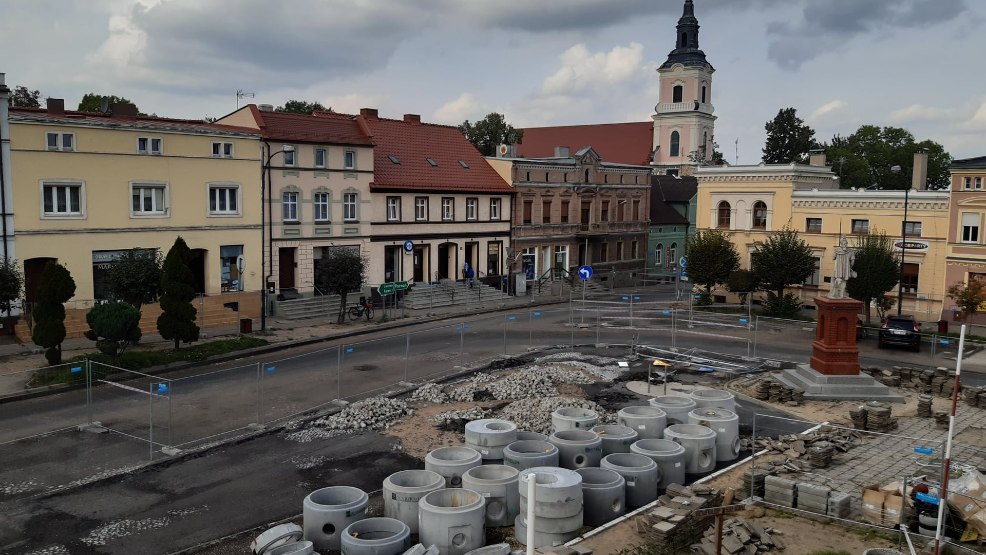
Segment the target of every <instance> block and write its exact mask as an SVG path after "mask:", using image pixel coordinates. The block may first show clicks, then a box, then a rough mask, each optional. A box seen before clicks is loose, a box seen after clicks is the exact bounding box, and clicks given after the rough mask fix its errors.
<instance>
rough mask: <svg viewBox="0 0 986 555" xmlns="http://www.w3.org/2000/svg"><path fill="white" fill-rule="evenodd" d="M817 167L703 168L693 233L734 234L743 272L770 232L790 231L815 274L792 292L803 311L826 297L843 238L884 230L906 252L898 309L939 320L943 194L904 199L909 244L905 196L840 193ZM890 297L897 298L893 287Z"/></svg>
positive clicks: (945, 200)
mask: <svg viewBox="0 0 986 555" xmlns="http://www.w3.org/2000/svg"><path fill="white" fill-rule="evenodd" d="M818 162H819V163H820V164H819V165H800V164H788V165H763V164H761V165H757V166H725V167H703V168H699V169H698V170H697V171H696V174H695V176H696V178H697V179H698V193H697V201H698V209H697V220H698V221H697V228H698V229H699V230H707V229H720V230H724V231H727V232H729V233H730V234H731V235H732V238H733V243H734V244H735V245H736V248H737V250H738V252H739V255H740V266H741V267H742V268H747V269H749V268H750V266H751V262H750V256H751V253H752V252H753V251H754V250H755V249H756V247H757V246H758V245H759V244H761V243H762V242H763V241H764V240H765V239H766V238H767V237H768V235H769V234H770V233H771V232H774V231H777V230H780V229H782V228H783V227H784V226H790V227H791V228H792V229H794V230H795V231H797V232H798V233H799V234H800V236H801V238H802V239H804V240H805V242H806V243H808V245H809V246H810V247H811V249H812V251H813V252H814V256H815V259H816V270H815V273H814V274H813V275H812V276H811V277H810V278H809V279H808V280H807V281H806V282H805V283H804V284H801V285H800V286H794V287H792V288H791V289H792V292H796V293H798V294H799V295H800V298H801V299H802V300H803V301H804V303H805V306H806V308H813V307H814V304H813V303H812V302H811V300H812V299H814V298H815V296H817V295H820V294H825V293H827V292H828V291H829V289H830V287H831V282H832V275H833V272H834V270H835V260H834V257H835V247H837V246H838V243H839V238H840V237H841V236H843V235H845V236H847V237H848V238H849V243H850V245H852V244H853V238H852V236H858V235H863V234H868V233H874V232H877V231H881V232H884V233H886V234H887V235H889V236H891V237H892V238H893V242H894V246H895V248H896V249H897V250H898V251H899V250H900V249H901V247H902V246H904V247H905V255H906V256H905V259H904V268H903V278H904V279H903V284H904V290H903V310H904V312H905V313H907V314H912V315H914V316H915V318H917V319H918V320H923V321H929V320H938V319H939V318H940V317H941V316H940V315H941V310H942V301H943V297H944V289H945V287H944V283H945V275H944V271H945V253H946V249H945V241H946V238H947V234H948V217H949V214H948V197H949V194H948V191H929V190H923V189H917V190H914V189H912V190H911V191H910V192H909V193H908V194H907V199H906V200H907V218H906V222H907V223H906V225H905V226H904V227H905V232H906V242H905V241H902V237H901V235H900V231H901V222H902V221H905V220H904V208H905V192H904V191H903V190H898V191H879V190H864V189H860V190H856V189H840V188H839V182H838V178H837V176H836V175H835V174H833V173H832V171H831V169H830V168H828V167H825V166H824V165H823V164H824V160H819V161H818ZM888 295H891V296H896V295H897V289H896V288H894V290H892V291H891V292H889V293H888Z"/></svg>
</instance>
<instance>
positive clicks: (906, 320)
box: [877, 316, 921, 352]
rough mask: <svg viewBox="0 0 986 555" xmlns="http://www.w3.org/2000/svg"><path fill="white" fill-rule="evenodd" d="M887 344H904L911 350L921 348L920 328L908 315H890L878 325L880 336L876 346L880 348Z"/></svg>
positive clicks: (916, 350) (915, 350)
mask: <svg viewBox="0 0 986 555" xmlns="http://www.w3.org/2000/svg"><path fill="white" fill-rule="evenodd" d="M887 345H904V346H906V347H910V348H911V350H912V351H914V352H918V351H920V350H921V328H920V326H918V323H917V322H916V321H914V318H912V317H910V316H890V317H889V318H887V319H886V320H884V321H883V325H882V326H880V336H879V339H877V346H878V347H880V348H881V349H882V348H884V347H885V346H887Z"/></svg>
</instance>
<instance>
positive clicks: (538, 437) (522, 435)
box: [517, 430, 548, 441]
mask: <svg viewBox="0 0 986 555" xmlns="http://www.w3.org/2000/svg"><path fill="white" fill-rule="evenodd" d="M517 441H548V434H542V433H541V432H528V431H526V430H517Z"/></svg>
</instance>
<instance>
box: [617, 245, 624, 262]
mask: <svg viewBox="0 0 986 555" xmlns="http://www.w3.org/2000/svg"><path fill="white" fill-rule="evenodd" d="M616 260H617V261H620V260H623V241H617V242H616Z"/></svg>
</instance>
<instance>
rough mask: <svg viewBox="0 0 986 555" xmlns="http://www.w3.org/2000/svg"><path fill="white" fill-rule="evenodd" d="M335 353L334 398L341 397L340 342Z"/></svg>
mask: <svg viewBox="0 0 986 555" xmlns="http://www.w3.org/2000/svg"><path fill="white" fill-rule="evenodd" d="M338 349H339V350H338V352H337V354H336V399H342V344H341V343H340V344H339V347H338Z"/></svg>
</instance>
